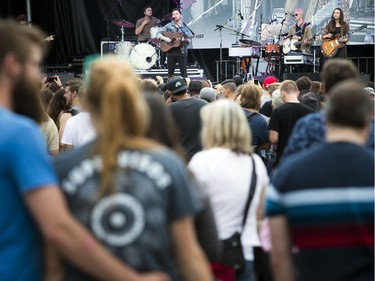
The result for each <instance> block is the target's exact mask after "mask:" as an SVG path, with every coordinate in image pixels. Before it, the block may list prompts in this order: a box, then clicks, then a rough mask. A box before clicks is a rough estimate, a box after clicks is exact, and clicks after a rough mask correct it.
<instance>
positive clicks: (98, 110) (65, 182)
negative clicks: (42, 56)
mask: <svg viewBox="0 0 375 281" xmlns="http://www.w3.org/2000/svg"><path fill="white" fill-rule="evenodd" d="M86 86H87V91H86V93H85V94H84V100H83V103H85V105H86V108H87V109H88V110H89V112H90V113H91V116H92V121H93V124H94V126H95V127H96V130H97V136H98V138H97V140H96V141H94V142H93V143H91V144H88V145H86V146H83V147H80V148H78V149H77V150H75V151H73V152H71V153H66V154H65V155H63V156H62V157H61V158H60V159H59V160H58V161H57V162H56V169H57V173H58V175H59V179H60V182H61V187H62V189H63V191H64V193H65V195H66V197H67V199H68V203H69V207H70V209H71V211H72V212H73V214H75V216H76V217H77V218H78V220H80V221H81V222H82V223H83V224H85V225H86V226H87V227H88V228H89V229H90V231H91V232H92V233H93V235H94V236H95V237H96V238H97V239H98V240H99V241H101V242H102V243H103V244H104V245H105V246H106V247H107V249H108V251H110V252H112V253H113V254H114V255H116V256H117V257H118V258H120V259H121V260H122V261H123V262H124V263H125V264H127V265H128V266H130V267H132V268H133V269H134V270H136V271H139V272H155V271H158V272H163V273H164V274H165V276H166V278H167V279H147V280H194V281H195V280H198V281H199V280H207V281H208V280H212V276H211V273H210V271H209V267H208V263H207V260H206V258H205V256H204V254H203V253H202V250H201V249H200V247H199V246H198V244H197V241H196V237H195V234H194V228H193V222H192V221H193V219H192V218H193V216H194V214H195V213H196V212H197V211H199V209H200V208H201V203H200V202H199V201H198V200H197V198H196V196H195V194H193V192H192V190H191V187H190V185H189V180H188V175H187V173H186V168H185V166H184V163H183V161H182V160H181V159H180V158H179V157H177V156H176V155H175V154H174V153H173V152H172V151H170V150H168V149H166V148H164V147H162V146H160V145H158V144H156V143H154V142H153V141H151V140H149V139H147V138H145V137H144V135H145V133H146V129H147V123H148V120H149V119H148V118H149V117H148V116H149V114H148V111H147V106H146V104H145V102H144V100H143V98H142V95H141V94H140V92H139V82H138V79H137V77H136V76H135V74H134V73H133V70H132V67H131V66H130V65H128V64H127V63H125V62H123V61H120V60H117V59H115V58H105V59H103V60H101V61H97V62H94V63H93V64H92V66H91V69H90V77H89V79H88V81H87V85H86ZM174 258H175V259H176V260H174ZM64 277H65V278H64V279H63V280H91V279H90V278H89V277H87V276H85V275H84V274H83V273H82V272H79V271H78V270H77V269H76V268H73V267H72V266H70V265H65V276H64ZM142 280H143V279H142ZM144 280H146V279H144Z"/></svg>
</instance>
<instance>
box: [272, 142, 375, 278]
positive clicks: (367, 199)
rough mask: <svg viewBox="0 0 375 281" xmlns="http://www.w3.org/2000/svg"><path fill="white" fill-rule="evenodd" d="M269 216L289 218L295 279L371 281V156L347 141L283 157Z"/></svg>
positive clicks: (372, 251) (372, 163) (372, 269)
mask: <svg viewBox="0 0 375 281" xmlns="http://www.w3.org/2000/svg"><path fill="white" fill-rule="evenodd" d="M266 212H267V214H268V216H270V217H272V216H278V215H283V216H286V217H287V218H288V223H289V227H290V234H291V238H292V241H293V243H294V245H295V246H296V247H298V249H299V253H298V254H297V257H296V261H297V265H296V266H297V273H298V276H297V280H303V281H309V280H319V281H324V280H327V281H328V280H329V281H335V280H351V281H356V280H373V279H372V278H373V276H374V267H373V266H374V155H373V154H372V153H371V152H370V151H369V150H367V149H365V148H363V147H360V146H357V145H354V144H350V143H344V142H339V143H328V144H322V145H319V146H317V147H315V148H313V149H311V150H309V151H307V152H306V153H302V154H300V155H297V156H295V157H291V158H290V159H288V161H285V163H283V164H282V165H281V166H280V168H279V169H278V170H277V171H276V173H275V175H274V179H273V182H272V184H271V187H270V189H269V193H268V196H267V204H266Z"/></svg>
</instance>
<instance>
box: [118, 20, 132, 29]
mask: <svg viewBox="0 0 375 281" xmlns="http://www.w3.org/2000/svg"><path fill="white" fill-rule="evenodd" d="M112 23H113V24H114V25H117V26H120V27H125V28H133V27H134V26H135V25H134V24H133V23H131V22H130V21H126V20H124V19H122V20H113V21H112Z"/></svg>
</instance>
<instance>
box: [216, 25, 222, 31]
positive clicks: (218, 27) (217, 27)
mask: <svg viewBox="0 0 375 281" xmlns="http://www.w3.org/2000/svg"><path fill="white" fill-rule="evenodd" d="M223 27H224V26H223V25H219V24H217V25H216V29H215V30H214V31H216V30H218V29H220V28H223Z"/></svg>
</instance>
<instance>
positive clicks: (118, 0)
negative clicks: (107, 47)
mask: <svg viewBox="0 0 375 281" xmlns="http://www.w3.org/2000/svg"><path fill="white" fill-rule="evenodd" d="M120 1H121V0H116V2H115V3H114V4H113V6H112V8H111V10H109V12H108V13H107V14H106V15H105V16H104V19H103V20H104V21H105V22H106V23H107V40H108V42H109V40H110V38H109V17H110V15H111V14H112V12H113V10H114V9H115V8H116V6H117V4H120Z"/></svg>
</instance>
